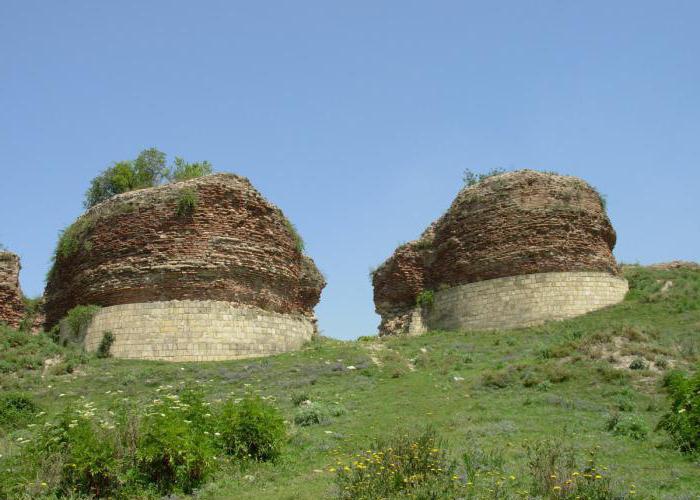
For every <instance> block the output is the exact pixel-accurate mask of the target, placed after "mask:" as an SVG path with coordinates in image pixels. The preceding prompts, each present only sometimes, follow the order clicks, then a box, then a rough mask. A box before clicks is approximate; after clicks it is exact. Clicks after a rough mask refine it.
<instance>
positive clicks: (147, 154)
mask: <svg viewBox="0 0 700 500" xmlns="http://www.w3.org/2000/svg"><path fill="white" fill-rule="evenodd" d="M167 175H168V168H167V166H166V164H165V153H162V152H161V151H158V150H157V149H155V148H150V149H146V150H144V151H142V152H141V153H140V154H139V156H138V157H137V158H136V159H135V160H126V161H120V162H117V163H115V164H114V165H113V166H111V167H109V168H108V169H106V170H105V171H103V172H102V173H101V174H100V175H98V176H97V177H95V178H94V179H93V180H92V181H91V183H90V188H89V189H88V191H87V192H86V193H85V201H84V202H83V204H84V205H85V208H90V207H92V206H94V205H96V204H98V203H101V202H103V201H105V200H108V199H109V198H111V197H112V196H114V195H116V194H120V193H125V192H127V191H132V190H134V189H141V188H146V187H153V186H157V185H158V184H159V183H160V182H161V181H162V179H163V178H164V177H166V176H167Z"/></svg>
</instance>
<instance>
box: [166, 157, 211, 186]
mask: <svg viewBox="0 0 700 500" xmlns="http://www.w3.org/2000/svg"><path fill="white" fill-rule="evenodd" d="M211 172H212V166H211V163H209V162H208V161H201V162H194V163H187V162H186V161H185V160H183V159H182V158H180V157H176V158H175V161H174V162H173V166H172V168H171V169H170V175H169V178H170V180H171V181H174V182H175V181H185V180H187V179H194V178H195V177H202V176H203V175H209V174H211Z"/></svg>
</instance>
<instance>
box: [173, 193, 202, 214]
mask: <svg viewBox="0 0 700 500" xmlns="http://www.w3.org/2000/svg"><path fill="white" fill-rule="evenodd" d="M198 201H199V198H198V197H197V192H196V191H195V190H194V189H189V188H186V189H182V190H181V191H180V193H178V198H177V216H178V217H188V216H190V215H192V214H193V213H194V211H195V209H196V208H197V202H198Z"/></svg>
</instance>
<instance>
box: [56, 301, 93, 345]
mask: <svg viewBox="0 0 700 500" xmlns="http://www.w3.org/2000/svg"><path fill="white" fill-rule="evenodd" d="M99 310H100V306H95V305H87V306H83V305H78V306H75V307H74V308H73V309H71V310H70V311H68V313H67V314H66V316H65V318H63V319H62V320H61V334H62V335H64V337H63V340H67V341H68V342H74V343H80V342H82V340H83V339H84V338H85V334H86V333H87V328H88V326H90V323H91V322H92V318H93V317H94V316H95V314H97V312H98V311H99Z"/></svg>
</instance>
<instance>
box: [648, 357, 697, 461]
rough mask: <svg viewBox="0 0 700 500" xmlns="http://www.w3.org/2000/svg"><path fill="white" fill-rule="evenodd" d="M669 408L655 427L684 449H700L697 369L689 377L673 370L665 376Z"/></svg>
mask: <svg viewBox="0 0 700 500" xmlns="http://www.w3.org/2000/svg"><path fill="white" fill-rule="evenodd" d="M664 384H665V385H666V388H667V390H668V393H669V398H670V400H671V408H670V409H669V411H668V412H666V414H665V415H664V416H663V417H662V418H661V420H660V421H659V424H658V426H657V428H658V429H662V430H665V431H666V432H668V433H669V434H670V435H671V439H673V442H674V443H675V444H676V446H678V448H679V449H680V450H681V451H683V452H692V451H697V450H700V370H698V371H697V372H696V373H695V375H694V376H692V377H689V376H687V375H685V374H684V373H681V372H678V371H673V372H671V373H670V374H669V375H667V377H666V378H665V380H664Z"/></svg>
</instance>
